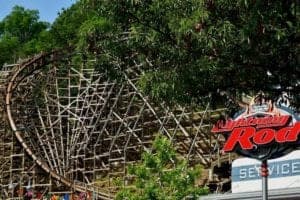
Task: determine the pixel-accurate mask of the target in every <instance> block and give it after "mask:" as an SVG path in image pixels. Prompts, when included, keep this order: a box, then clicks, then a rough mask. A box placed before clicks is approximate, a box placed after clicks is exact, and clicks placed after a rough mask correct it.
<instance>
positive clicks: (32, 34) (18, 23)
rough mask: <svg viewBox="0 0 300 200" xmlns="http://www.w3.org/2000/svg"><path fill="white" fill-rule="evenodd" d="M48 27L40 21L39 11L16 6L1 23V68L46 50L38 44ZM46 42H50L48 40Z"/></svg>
mask: <svg viewBox="0 0 300 200" xmlns="http://www.w3.org/2000/svg"><path fill="white" fill-rule="evenodd" d="M48 27H49V24H48V23H46V22H41V21H39V12H38V11H37V10H27V9H25V8H23V7H20V6H15V7H14V8H13V10H12V12H11V13H10V14H9V15H7V16H6V17H5V18H4V19H3V21H1V22H0V66H1V67H2V64H3V63H4V62H7V63H8V62H16V61H17V59H18V58H19V57H24V56H27V55H32V54H34V53H37V52H39V51H41V50H44V48H42V46H38V45H37V43H38V42H39V39H40V37H41V34H42V33H43V32H44V31H46V29H47V28H48ZM43 36H45V35H43ZM46 41H47V42H49V40H48V39H47V40H46ZM46 41H45V42H46ZM45 45H46V44H45ZM45 45H43V47H44V46H45Z"/></svg>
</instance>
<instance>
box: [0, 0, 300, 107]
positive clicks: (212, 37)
mask: <svg viewBox="0 0 300 200" xmlns="http://www.w3.org/2000/svg"><path fill="white" fill-rule="evenodd" d="M298 7H299V4H298V1H296V0H287V1H280V0H274V1H270V0H267V1H262V0H256V1H253V0H237V1H230V0H145V1H141V0H111V1H107V0H100V1H96V0H80V1H77V2H76V3H75V4H74V5H72V6H71V7H70V8H68V9H64V10H62V12H61V13H60V14H59V16H58V18H57V19H56V21H55V22H54V23H53V25H52V26H51V28H50V30H49V31H45V30H44V29H43V28H45V27H44V25H43V23H40V22H38V23H37V19H38V17H37V16H38V15H37V13H36V12H33V11H30V12H29V11H28V10H24V9H23V10H22V9H21V8H15V10H14V11H13V12H12V13H11V15H10V16H9V17H7V18H6V19H5V20H4V21H3V22H1V23H0V35H1V38H7V36H3V35H8V34H7V32H12V31H11V30H12V29H13V27H23V28H19V29H18V31H16V32H15V33H16V34H15V35H12V36H9V38H7V39H6V40H5V39H2V40H4V41H5V42H7V44H0V48H2V49H3V48H5V47H3V46H12V47H14V46H19V43H24V42H26V43H25V44H26V45H24V46H23V47H22V50H21V52H26V53H25V54H29V53H34V52H36V51H38V50H41V49H50V48H51V47H55V48H64V49H66V47H70V48H67V49H76V51H83V52H85V53H86V55H87V56H91V57H95V56H96V57H97V68H98V69H99V70H102V71H107V72H110V73H109V74H111V75H112V76H113V78H115V77H116V76H119V75H120V74H122V73H123V72H124V71H126V70H128V69H130V68H132V66H139V68H140V69H139V70H140V71H141V72H142V77H141V79H140V81H139V87H140V89H142V91H143V92H144V93H145V94H147V95H149V96H151V97H152V98H153V99H156V100H159V101H161V100H164V101H166V102H169V103H182V104H191V103H197V104H199V103H201V102H202V101H206V99H207V98H208V97H216V98H215V99H218V98H220V94H224V92H225V93H226V94H241V93H243V92H245V93H248V91H251V92H258V91H260V90H263V91H266V92H269V93H270V94H272V95H278V93H280V92H281V91H282V90H290V92H291V93H292V94H293V95H294V96H295V97H298V98H299V92H298V91H299V87H300V83H299V82H300V81H299V80H300V78H299V74H300V67H299V60H300V59H299V21H300V20H299V16H300V14H299V9H297V8H298ZM16 13H19V14H16ZM20 13H21V14H22V15H24V17H13V16H18V15H20ZM21 18H24V19H28V20H25V22H24V24H25V25H24V26H23V25H22V26H14V25H13V24H17V23H19V21H20V20H19V19H21ZM17 19H18V20H19V21H18V20H17ZM15 21H16V22H15ZM4 22H5V23H4ZM5 24H12V25H10V26H11V27H12V28H9V29H8V28H7V25H5ZM26 24H27V25H26ZM33 24H35V25H33ZM41 29H43V31H41ZM4 30H5V31H4ZM9 30H10V31H9ZM21 30H22V31H21ZM23 30H24V31H23ZM34 30H35V31H34ZM4 32H6V33H5V34H4ZM25 33H26V34H25ZM37 35H39V36H38V38H36V37H37ZM16 38H17V40H16ZM28 38H35V39H34V40H31V39H30V41H28ZM24 48H25V50H23V49H24ZM11 51H14V53H13V54H14V55H17V56H18V55H20V53H19V52H20V51H18V52H17V51H16V50H15V49H9V50H8V51H7V52H5V53H3V54H2V55H0V57H6V55H9V54H10V55H12V54H11ZM23 54H24V53H23ZM17 56H15V57H17ZM2 62H3V61H2ZM277 89H278V90H277ZM296 102H300V101H298V100H297V101H296ZM299 104H300V103H299ZM297 106H298V107H300V106H299V105H297Z"/></svg>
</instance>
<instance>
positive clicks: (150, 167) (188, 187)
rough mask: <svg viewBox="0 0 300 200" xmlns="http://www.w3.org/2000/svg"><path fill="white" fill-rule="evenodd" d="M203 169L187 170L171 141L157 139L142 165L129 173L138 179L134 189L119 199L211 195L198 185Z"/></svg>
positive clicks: (162, 199)
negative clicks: (196, 183)
mask: <svg viewBox="0 0 300 200" xmlns="http://www.w3.org/2000/svg"><path fill="white" fill-rule="evenodd" d="M200 169H201V167H200V166H195V167H194V168H188V166H187V163H186V162H185V161H183V160H181V159H179V158H177V155H176V152H175V150H174V148H173V147H172V144H171V142H170V140H169V139H168V138H166V137H163V136H157V137H156V139H155V140H154V142H153V151H152V152H145V153H144V154H143V156H142V163H140V164H138V165H135V166H131V167H129V169H128V172H129V174H130V175H133V176H135V182H134V186H133V187H132V186H129V187H125V188H124V189H122V190H121V191H120V192H118V194H117V198H116V199H120V200H121V199H122V200H123V199H130V200H144V199H145V200H149V199H151V200H155V199H157V200H176V199H178V200H181V199H183V198H185V197H189V199H197V198H198V196H199V195H203V194H207V193H208V190H207V189H206V188H201V187H196V186H195V180H196V179H197V178H199V176H200Z"/></svg>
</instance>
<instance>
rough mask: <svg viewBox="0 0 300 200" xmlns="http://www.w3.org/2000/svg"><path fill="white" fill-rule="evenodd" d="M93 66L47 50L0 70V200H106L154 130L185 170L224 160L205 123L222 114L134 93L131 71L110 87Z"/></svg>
mask: <svg viewBox="0 0 300 200" xmlns="http://www.w3.org/2000/svg"><path fill="white" fill-rule="evenodd" d="M94 62H95V60H88V61H85V62H82V63H80V64H77V65H74V64H72V62H71V61H70V60H69V59H67V58H63V56H62V55H60V54H59V53H57V52H52V53H48V54H40V55H37V56H35V57H33V58H31V59H29V60H26V61H24V62H22V63H21V64H17V65H6V66H4V67H3V69H2V71H1V73H0V89H1V94H2V95H1V99H0V101H1V119H0V120H1V125H0V126H1V127H0V132H1V141H0V150H1V155H0V161H1V164H0V174H1V175H0V176H1V177H0V182H1V193H2V197H3V198H4V199H9V198H14V197H16V195H17V194H16V191H15V190H16V188H17V187H18V188H22V187H33V188H39V189H40V190H41V191H44V192H49V191H50V192H51V191H54V190H56V191H62V192H63V191H67V192H72V191H79V192H86V191H91V192H93V193H94V196H97V198H100V199H112V198H113V194H114V193H115V191H116V190H117V188H116V186H115V185H114V183H113V180H114V178H116V177H121V178H122V180H123V181H124V184H127V182H128V181H129V179H128V178H127V176H126V175H127V173H126V166H128V164H130V163H134V162H136V161H137V160H139V159H140V155H141V153H142V152H143V151H148V150H150V148H151V143H152V140H153V138H154V137H155V134H157V133H160V134H164V135H166V136H168V137H169V138H170V139H171V140H172V141H173V143H174V145H175V147H176V149H177V151H178V153H180V155H182V156H183V157H184V158H186V159H187V160H188V161H189V163H190V164H191V165H193V164H202V165H203V166H204V167H205V168H206V169H210V168H212V167H213V166H215V163H216V162H217V161H222V160H224V158H221V157H220V151H219V148H218V147H219V142H220V139H219V138H217V137H216V136H214V135H212V134H210V128H211V119H213V118H216V117H217V116H218V115H219V114H220V113H221V112H223V110H222V109H220V110H213V111H212V110H210V106H209V104H207V105H206V106H205V107H204V108H203V110H201V111H195V110H193V109H191V108H183V107H179V106H177V107H175V108H174V109H170V108H168V107H167V106H166V105H164V104H163V103H161V104H157V103H156V104H155V103H153V102H151V101H150V100H149V99H148V98H147V97H145V96H144V95H142V93H141V92H140V91H139V90H138V88H137V86H136V83H137V80H138V77H139V72H138V69H137V67H136V66H133V68H131V69H130V70H128V72H126V73H124V81H122V82H118V81H114V80H109V79H108V78H107V76H106V74H105V73H100V72H98V71H96V70H95V69H94V67H93V66H94V65H93V63H94ZM133 71H134V73H133ZM226 159H227V158H226ZM211 175H212V174H211ZM212 177H213V176H211V179H212ZM222 181H224V180H221V179H220V180H217V182H220V183H222Z"/></svg>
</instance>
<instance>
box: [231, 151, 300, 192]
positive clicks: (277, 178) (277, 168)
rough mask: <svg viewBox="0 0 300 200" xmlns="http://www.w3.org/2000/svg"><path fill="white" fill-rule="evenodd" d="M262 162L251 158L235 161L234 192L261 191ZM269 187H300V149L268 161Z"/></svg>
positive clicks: (233, 166)
mask: <svg viewBox="0 0 300 200" xmlns="http://www.w3.org/2000/svg"><path fill="white" fill-rule="evenodd" d="M260 166H261V162H260V161H258V160H255V159H251V158H239V159H236V160H235V161H233V163H232V170H231V179H232V183H231V188H232V193H239V192H251V191H260V190H261V189H262V183H261V176H260ZM268 168H269V176H268V187H269V189H270V190H272V189H283V188H293V187H300V150H297V151H293V152H291V153H289V154H288V155H286V156H284V157H281V158H277V159H273V160H269V161H268Z"/></svg>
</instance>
